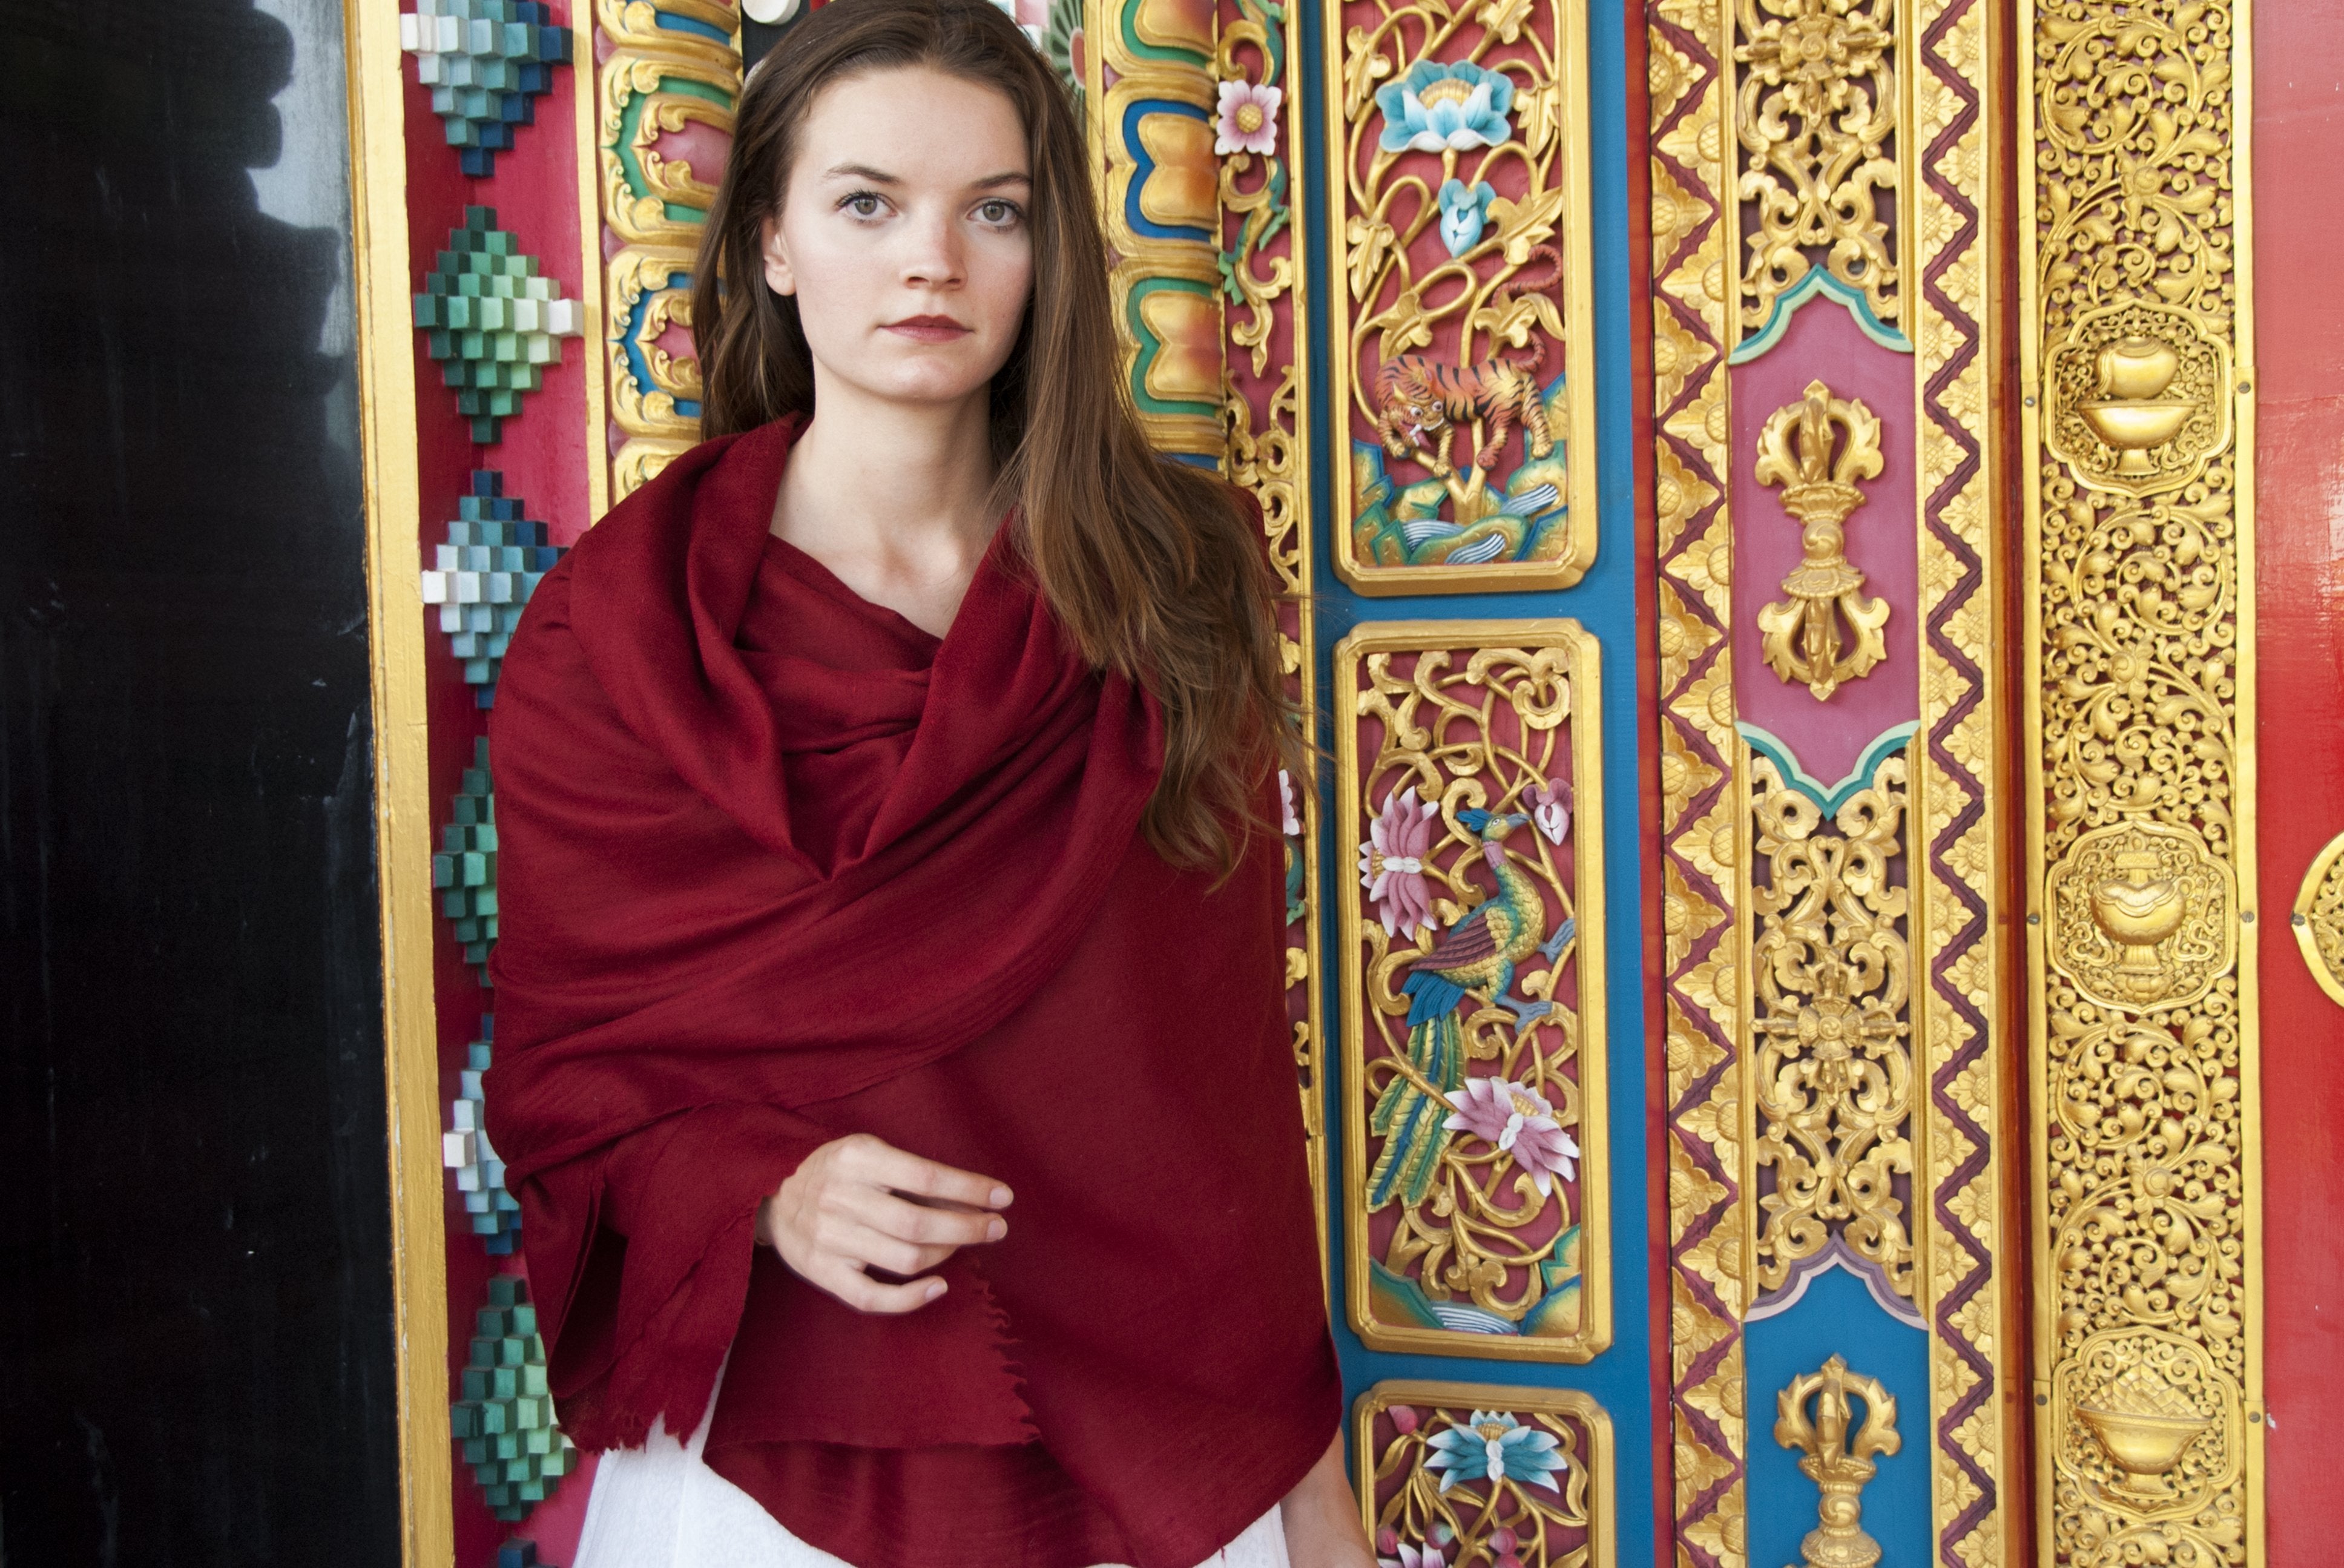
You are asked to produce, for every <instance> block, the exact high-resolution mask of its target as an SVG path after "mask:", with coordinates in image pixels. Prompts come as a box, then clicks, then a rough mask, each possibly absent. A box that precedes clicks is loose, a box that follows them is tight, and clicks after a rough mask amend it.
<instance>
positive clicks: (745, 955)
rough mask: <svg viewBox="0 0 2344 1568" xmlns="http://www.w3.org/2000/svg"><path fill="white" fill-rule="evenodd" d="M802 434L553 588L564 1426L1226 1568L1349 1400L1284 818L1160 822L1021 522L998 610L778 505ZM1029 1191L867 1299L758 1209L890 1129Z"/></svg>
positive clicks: (864, 1541) (531, 808)
mask: <svg viewBox="0 0 2344 1568" xmlns="http://www.w3.org/2000/svg"><path fill="white" fill-rule="evenodd" d="M794 434H795V430H794V427H793V425H791V424H789V423H788V422H786V421H785V422H783V423H777V424H774V425H770V426H767V427H765V428H763V429H762V430H754V431H752V432H750V433H748V434H746V435H743V436H740V437H736V438H730V439H726V440H712V441H709V442H706V443H704V444H702V446H699V447H697V448H695V449H693V450H692V451H690V452H688V453H686V454H684V455H683V456H682V457H681V458H679V459H677V460H675V461H674V462H673V463H672V464H671V465H670V466H669V467H668V468H667V470H665V471H664V472H662V474H661V475H660V476H659V477H658V478H656V479H655V480H653V481H651V482H650V483H649V484H647V485H645V486H644V487H643V488H642V490H640V491H637V492H636V493H635V494H633V495H632V496H631V497H629V498H628V499H627V500H626V501H623V502H622V503H621V504H620V505H619V506H618V507H616V508H614V509H613V510H612V511H611V514H610V516H609V517H608V518H607V519H605V520H604V521H602V522H601V524H600V525H599V526H598V527H596V528H595V529H594V530H593V531H591V533H590V534H589V535H588V536H587V537H586V538H585V539H584V540H583V541H581V543H580V544H579V546H578V547H577V548H576V549H575V550H573V551H571V553H570V554H569V555H568V556H567V557H566V558H565V559H564V560H563V561H562V562H561V564H560V565H559V566H557V567H556V568H555V569H554V570H553V571H552V572H550V573H549V574H548V575H547V576H546V578H545V580H544V582H542V583H541V585H540V587H539V589H538V592H537V594H536V597H535V598H534V599H533V600H532V601H531V602H530V607H529V609H528V612H526V613H525V614H524V616H523V617H522V620H521V623H520V630H519V632H517V633H516V634H515V636H514V639H513V642H512V647H511V651H510V654H509V655H508V656H507V658H506V661H505V665H504V672H503V677H502V680H501V681H500V689H499V692H498V696H497V706H496V709H495V712H494V714H493V719H492V723H491V725H490V731H491V735H492V739H493V746H492V755H493V757H494V761H495V769H496V791H497V818H498V831H499V837H500V845H499V850H500V855H499V875H500V887H499V895H500V900H501V903H502V920H501V925H502V928H503V933H504V934H503V936H502V938H501V940H500V943H499V945H498V947H497V949H496V953H495V956H494V959H493V961H492V964H491V968H492V971H493V974H494V977H495V981H496V987H497V996H498V1002H497V1015H498V1017H497V1040H498V1046H497V1062H496V1066H495V1067H494V1068H493V1069H491V1071H490V1074H489V1077H488V1083H487V1090H486V1098H487V1102H488V1117H489V1131H490V1137H491V1138H492V1140H493V1141H494V1143H495V1145H496V1147H497V1148H498V1150H499V1151H500V1154H501V1155H502V1156H503V1158H504V1159H505V1161H506V1174H507V1180H508V1181H509V1182H510V1185H511V1187H512V1189H513V1191H514V1192H515V1194H516V1195H517V1196H518V1197H519V1199H520V1205H521V1210H522V1215H523V1227H522V1239H523V1241H524V1243H525V1247H526V1252H527V1260H528V1264H529V1270H530V1278H531V1280H532V1282H533V1285H534V1294H535V1295H536V1297H537V1300H538V1301H539V1302H540V1310H541V1319H540V1320H541V1325H542V1328H543V1330H544V1333H545V1337H546V1343H547V1345H548V1348H549V1351H550V1359H551V1370H552V1382H553V1391H554V1395H555V1400H556V1404H557V1409H558V1411H559V1413H560V1416H561V1421H562V1423H563V1425H564V1426H565V1427H566V1428H567V1429H568V1430H569V1431H570V1433H571V1436H572V1437H573V1438H575V1439H576V1440H577V1442H579V1443H580V1444H581V1446H583V1447H585V1448H588V1449H592V1450H599V1449H604V1448H609V1447H613V1446H621V1445H631V1444H636V1443H640V1442H642V1441H643V1440H644V1438H645V1436H646V1434H647V1433H648V1431H649V1430H650V1427H651V1423H652V1421H654V1420H657V1419H659V1418H661V1417H662V1416H664V1418H665V1421H666V1425H667V1427H668V1430H670V1431H674V1432H677V1433H679V1434H682V1433H688V1432H690V1431H692V1428H693V1426H694V1425H695V1424H696V1423H697V1422H698V1421H699V1420H700V1418H701V1416H702V1413H703V1411H705V1410H706V1408H707V1402H708V1398H709V1392H710V1390H711V1387H712V1384H713V1383H714V1381H715V1378H716V1373H717V1371H718V1368H719V1365H720V1363H722V1361H723V1358H724V1356H725V1354H726V1351H727V1349H728V1347H729V1348H730V1350H731V1354H732V1360H731V1362H730V1365H729V1367H728V1368H727V1369H726V1371H725V1373H724V1381H723V1388H722V1394H721V1395H720V1396H719V1398H718V1401H717V1408H716V1411H715V1415H714V1418H713V1423H712V1427H711V1430H710V1436H709V1441H708V1446H707V1461H708V1462H709V1463H710V1464H711V1465H712V1467H714V1468H715V1469H716V1470H717V1471H718V1472H720V1473H722V1474H723V1475H725V1476H726V1477H728V1478H729V1479H731V1480H732V1481H733V1482H736V1483H737V1484H739V1485H740V1486H742V1487H743V1488H744V1489H745V1490H747V1491H748V1492H750V1493H751V1494H752V1495H753V1496H754V1497H756V1498H757V1499H758V1501H759V1502H762V1503H763V1505H764V1506H765V1508H766V1509H767V1510H768V1511H769V1512H771V1513H773V1516H774V1517H775V1518H777V1519H779V1520H780V1521H781V1522H783V1524H784V1525H786V1526H787V1527H788V1528H789V1529H790V1530H792V1531H793V1532H794V1533H796V1534H798V1535H799V1536H800V1537H802V1538H803V1539H804V1540H806V1541H809V1542H811V1543H813V1544H814V1545H816V1546H819V1547H821V1548H822V1549H823V1550H824V1551H827V1552H830V1553H834V1554H835V1555H837V1556H840V1557H842V1558H844V1559H845V1560H846V1561H847V1562H849V1563H854V1564H857V1565H859V1568H959V1565H964V1564H965V1565H966V1568H1011V1565H1016V1568H1087V1565H1089V1564H1093V1563H1132V1564H1136V1565H1137V1568H1191V1564H1194V1563H1199V1562H1201V1561H1202V1560H1203V1559H1205V1558H1207V1557H1208V1556H1210V1555H1211V1554H1212V1553H1213V1552H1214V1551H1215V1550H1216V1549H1217V1548H1218V1547H1219V1546H1221V1545H1223V1544H1224V1543H1227V1542H1228V1541H1229V1540H1230V1539H1231V1538H1232V1537H1234V1536H1235V1535H1236V1534H1237V1533H1238V1532H1239V1531H1240V1530H1242V1529H1243V1528H1244V1527H1245V1526H1246V1525H1247V1524H1248V1523H1249V1522H1252V1521H1253V1520H1254V1519H1255V1518H1256V1517H1258V1515H1259V1514H1261V1513H1262V1512H1265V1511H1266V1510H1267V1509H1268V1507H1269V1505H1270V1504H1271V1503H1273V1502H1276V1501H1278V1498H1279V1497H1281V1496H1282V1495H1283V1494H1284V1493H1285V1492H1287V1491H1288V1490H1289V1489H1290V1488H1291V1487H1292V1486H1293V1485H1294V1484H1295V1483H1296V1482H1298V1480H1300V1479H1301V1477H1302V1475H1303V1473H1304V1472H1306V1471H1308V1469H1309V1467H1310V1465H1311V1464H1312V1463H1313V1462H1315V1461H1316V1460H1317V1459H1318V1456H1319V1454H1320V1453H1321V1452H1323V1451H1324V1450H1325V1448H1326V1446H1327V1444H1328V1442H1329V1441H1330V1440H1331V1438H1332V1437H1333V1435H1334V1432H1335V1431H1336V1429H1337V1426H1338V1423H1339V1419H1340V1401H1341V1395H1340V1386H1339V1379H1338V1376H1337V1372H1336V1367H1335V1359H1334V1351H1333V1345H1332V1342H1331V1340H1330V1339H1329V1333H1328V1325H1327V1320H1326V1316H1325V1310H1324V1306H1323V1302H1322V1298H1321V1286H1320V1280H1319V1272H1318V1249H1317V1244H1316V1241H1315V1231H1314V1228H1313V1221H1312V1213H1311V1207H1310V1197H1309V1191H1308V1177H1307V1173H1306V1168H1305V1164H1304V1156H1303V1141H1302V1127H1301V1118H1300V1112H1299V1108H1298V1103H1297V1096H1296V1091H1295V1082H1294V1075H1293V1067H1292V1055H1291V1051H1290V1047H1289V1030H1288V1024H1287V1020H1286V1014H1285V1009H1284V1007H1283V1004H1282V1001H1281V995H1282V992H1281V986H1282V974H1281V966H1282V943H1281V941H1280V929H1281V924H1282V922H1283V919H1284V914H1283V907H1282V905H1283V897H1282V892H1281V886H1282V883H1281V877H1280V874H1279V869H1278V843H1277V841H1276V839H1275V838H1274V837H1273V836H1271V835H1267V834H1260V833H1257V834H1256V835H1254V839H1253V845H1252V849H1251V851H1250V852H1249V854H1248V856H1247V858H1246V859H1245V861H1244V862H1243V863H1242V864H1241V865H1239V867H1238V871H1237V873H1236V874H1235V875H1233V876H1231V877H1230V878H1229V879H1228V881H1227V882H1226V883H1224V884H1223V885H1220V886H1219V887H1218V888H1217V889H1216V888H1215V887H1214V886H1213V882H1214V878H1213V877H1212V876H1211V875H1208V874H1206V873H1200V872H1195V871H1177V870H1174V869H1173V868H1171V867H1170V866H1168V865H1167V864H1166V863H1165V862H1164V861H1163V860H1162V859H1161V858H1160V857H1159V856H1158V855H1156V854H1155V853H1154V852H1153V851H1152V850H1150V849H1149V848H1148V847H1147V843H1146V841H1145V839H1144V838H1143V837H1142V836H1140V835H1139V834H1138V832H1137V824H1138V821H1139V817H1140V813H1141V810H1142V808H1143V806H1144V805H1145V804H1146V803H1147V798H1148V795H1149V793H1150V791H1151V790H1152V789H1153V787H1154V785H1155V782H1156V779H1157V771H1158V769H1159V767H1160V765H1161V753H1162V719H1161V714H1160V712H1159V710H1158V709H1157V706H1156V704H1155V703H1154V702H1153V700H1152V699H1151V698H1149V697H1148V696H1147V694H1146V693H1144V692H1142V691H1140V690H1138V689H1137V688H1135V687H1134V686H1133V685H1132V684H1131V683H1127V682H1125V681H1123V680H1120V679H1117V678H1115V677H1113V676H1107V677H1105V678H1102V677H1100V676H1099V675H1097V674H1096V673H1093V672H1091V671H1090V670H1088V669H1087V668H1086V666H1085V665H1084V663H1083V662H1082V661H1081V659H1080V658H1079V657H1078V656H1077V655H1076V652H1074V650H1073V649H1072V648H1071V646H1070V645H1069V644H1068V642H1067V641H1066V638H1065V637H1064V636H1063V634H1062V633H1061V632H1060V631H1059V630H1058V628H1057V627H1056V624H1055V622H1053V621H1052V619H1051V617H1050V615H1049V613H1048V612H1047V611H1046V608H1045V607H1044V606H1043V605H1042V603H1041V602H1039V599H1038V597H1037V596H1036V593H1035V592H1034V591H1033V590H1032V588H1031V587H1030V586H1029V585H1028V584H1027V583H1026V582H1025V580H1024V578H1023V576H1022V574H1021V573H1020V572H1018V571H1017V570H1016V568H1015V563H1014V557H1013V556H1012V554H1011V553H1010V552H1009V550H1008V547H1007V546H1006V544H1005V539H1006V536H1007V533H1008V531H1007V530H1003V531H1002V536H1001V537H1000V538H996V540H995V545H994V548H993V549H992V551H990V552H989V553H988V555H987V556H986V558H985V561H984V562H983V564H982V565H981V566H980V568H979V570H978V572H977V573H976V575H975V581H974V582H972V583H971V585H970V587H969V590H968V593H967V596H966V598H965V601H964V602H963V603H962V605H961V608H960V611H959V612H958V616H957V618H956V619H955V622H953V625H952V628H951V631H950V632H949V634H948V635H946V636H945V637H944V638H943V639H941V640H938V639H936V638H935V637H932V636H929V635H928V634H927V633H926V632H922V631H921V630H920V629H918V628H917V627H915V626H914V625H912V624H911V623H910V622H907V621H905V620H904V619H903V618H902V617H901V616H898V615H896V614H894V612H890V611H887V610H884V609H881V608H879V607H877V606H874V605H873V604H871V603H869V602H866V601H864V600H863V599H861V598H859V597H857V596H856V595H855V594H854V593H853V592H851V591H850V590H848V589H847V588H846V587H845V586H844V584H843V583H841V582H839V581H838V580H837V579H836V578H834V577H833V576H832V575H831V574H830V573H829V572H826V571H824V570H823V567H822V566H821V565H820V564H818V563H817V562H815V561H813V558H811V557H809V556H807V555H805V554H804V553H803V551H798V550H796V549H795V548H794V547H793V546H791V545H789V544H787V543H785V542H783V541H780V540H777V539H774V538H773V536H772V535H771V534H770V532H769V531H768V522H769V521H770V519H771V517H772V514H773V501H774V497H775V494H776V493H777V490H778V487H779V485H780V481H781V471H782V467H783V462H784V461H785V460H786V458H787V454H788V450H789V446H790V442H791V440H793V437H794ZM854 1131H864V1132H870V1133H873V1134H875V1135H877V1136H878V1137H880V1138H884V1139H886V1140H887V1141H889V1142H890V1143H893V1144H895V1145H897V1146H899V1147H902V1148H908V1149H910V1150H912V1151H913V1152H914V1153H918V1154H922V1155H925V1156H928V1157H929V1158H935V1159H940V1160H943V1161H945V1162H946V1163H948V1164H951V1165H955V1166H959V1167H962V1168H966V1169H970V1170H974V1171H977V1172H979V1173H981V1174H983V1175H985V1176H990V1177H995V1178H997V1179H1001V1180H1003V1181H1005V1182H1007V1183H1008V1184H1009V1186H1010V1187H1011V1188H1012V1189H1015V1193H1016V1199H1015V1203H1014V1204H1013V1206H1012V1207H1011V1208H1010V1209H1009V1210H1008V1211H1007V1218H1008V1220H1009V1233H1008V1236H1007V1237H1006V1238H1005V1239H1003V1240H1002V1241H999V1242H997V1243H993V1244H991V1245H988V1246H979V1247H973V1248H965V1249H962V1250H961V1251H959V1252H958V1253H956V1254H955V1255H954V1257H953V1258H952V1259H950V1260H949V1261H947V1262H946V1263H945V1266H944V1267H943V1269H942V1270H941V1272H942V1273H943V1275H944V1276H945V1278H946V1279H947V1280H950V1281H951V1289H950V1290H947V1291H946V1292H945V1295H944V1297H943V1298H942V1299H941V1300H938V1301H936V1302H935V1303H933V1304H931V1305H929V1306H927V1307H924V1308H922V1309H920V1310H916V1311H914V1312H912V1313H909V1314H905V1315H900V1316H895V1315H884V1314H864V1313H861V1312H857V1311H855V1310H853V1309H851V1308H848V1307H846V1306H845V1305H844V1304H843V1303H841V1302H839V1301H838V1300H836V1299H835V1298H834V1297H832V1296H830V1295H828V1294H827V1293H825V1292H823V1291H821V1290H817V1289H816V1288H814V1287H813V1286H811V1285H809V1284H807V1283H806V1282H805V1281H803V1280H800V1279H799V1278H798V1277H797V1276H796V1275H795V1274H794V1273H793V1272H792V1271H791V1270H789V1269H788V1268H787V1266H786V1265H784V1264H783V1263H782V1262H781V1260H780V1259H779V1258H778V1257H777V1256H776V1255H774V1254H773V1252H772V1251H771V1250H770V1249H760V1248H758V1247H757V1246H756V1245H755V1243H754V1240H753V1219H754V1216H755V1212H756V1209H757V1207H758V1205H759V1203H760V1201H761V1200H762V1199H763V1198H764V1197H765V1196H766V1195H768V1194H770V1193H771V1192H773V1190H774V1189H775V1188H777V1187H778V1186H779V1185H780V1184H781V1182H782V1180H783V1178H784V1177H786V1176H788V1175H789V1174H790V1172H791V1171H793V1169H795V1168H796V1167H797V1165H798V1163H799V1161H801V1160H802V1159H803V1158H805V1156H806V1155H807V1154H809V1153H810V1152H812V1151H813V1149H814V1148H817V1147H819V1146H820V1145H822V1144H823V1143H826V1142H828V1141H829V1140H831V1139H832V1138H837V1137H840V1136H842V1135H844V1134H845V1133H848V1132H854Z"/></svg>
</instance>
